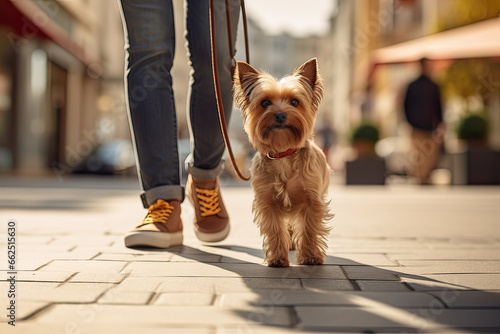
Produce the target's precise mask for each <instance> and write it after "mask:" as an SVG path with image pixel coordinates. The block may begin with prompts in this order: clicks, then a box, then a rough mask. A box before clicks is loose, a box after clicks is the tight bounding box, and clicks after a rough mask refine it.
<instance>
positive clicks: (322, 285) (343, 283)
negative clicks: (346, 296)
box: [301, 278, 354, 291]
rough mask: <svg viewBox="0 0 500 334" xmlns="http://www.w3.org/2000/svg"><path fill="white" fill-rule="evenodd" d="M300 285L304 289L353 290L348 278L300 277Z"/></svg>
mask: <svg viewBox="0 0 500 334" xmlns="http://www.w3.org/2000/svg"><path fill="white" fill-rule="evenodd" d="M301 281H302V285H303V286H304V288H306V289H313V290H341V291H342V290H346V291H349V290H354V286H353V285H352V284H351V282H350V281H348V280H345V279H344V280H338V279H324V278H302V279H301Z"/></svg>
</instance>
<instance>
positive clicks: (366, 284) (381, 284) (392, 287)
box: [356, 280, 409, 292]
mask: <svg viewBox="0 0 500 334" xmlns="http://www.w3.org/2000/svg"><path fill="white" fill-rule="evenodd" d="M356 284H357V285H358V286H359V287H360V289H361V290H362V291H386V292H389V291H409V289H408V287H407V286H406V285H404V284H403V283H400V282H394V281H368V280H359V281H356Z"/></svg>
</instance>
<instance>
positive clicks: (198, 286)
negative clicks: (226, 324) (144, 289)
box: [127, 277, 228, 294]
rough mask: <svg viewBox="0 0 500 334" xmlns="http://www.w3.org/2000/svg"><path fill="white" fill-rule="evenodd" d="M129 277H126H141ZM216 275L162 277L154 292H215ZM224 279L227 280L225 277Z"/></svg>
mask: <svg viewBox="0 0 500 334" xmlns="http://www.w3.org/2000/svg"><path fill="white" fill-rule="evenodd" d="M141 278H142V277H129V278H127V279H141ZM220 279H223V278H216V277H162V278H161V282H160V283H159V286H158V288H157V289H156V292H159V293H163V292H187V293H195V292H197V293H210V294H212V293H215V283H216V282H217V281H218V280H220ZM225 280H228V278H226V279H225Z"/></svg>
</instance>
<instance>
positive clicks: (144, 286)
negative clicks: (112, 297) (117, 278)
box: [113, 277, 167, 292]
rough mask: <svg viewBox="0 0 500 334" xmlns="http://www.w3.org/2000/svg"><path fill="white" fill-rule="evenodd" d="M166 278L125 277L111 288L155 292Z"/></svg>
mask: <svg viewBox="0 0 500 334" xmlns="http://www.w3.org/2000/svg"><path fill="white" fill-rule="evenodd" d="M166 279H167V278H163V277H126V278H125V279H124V280H123V281H122V282H121V283H120V284H117V285H116V287H115V288H113V290H120V291H127V292H155V291H156V289H157V288H158V286H159V285H160V284H161V283H162V282H163V281H165V280H166Z"/></svg>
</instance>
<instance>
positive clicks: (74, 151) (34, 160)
mask: <svg viewBox="0 0 500 334" xmlns="http://www.w3.org/2000/svg"><path fill="white" fill-rule="evenodd" d="M0 7H1V8H2V10H1V11H0V171H15V172H22V173H29V174H33V173H47V172H51V173H52V172H55V173H56V174H59V175H61V174H64V173H68V172H70V171H71V170H72V169H73V168H74V167H75V166H76V165H77V164H78V162H79V161H80V160H82V159H83V158H84V157H85V156H86V155H88V154H89V153H90V151H91V150H92V149H93V147H95V146H96V145H98V144H100V143H101V142H103V141H105V140H107V139H109V138H114V137H127V136H128V129H126V116H125V115H126V114H125V112H124V106H123V103H121V105H119V104H120V103H119V102H118V101H123V74H122V73H123V59H124V57H123V37H122V36H123V35H122V29H121V23H120V19H119V14H118V11H117V10H116V8H112V7H116V2H114V1H87V0H73V1H52V0H44V1H35V0H33V1H32V0H18V1H9V0H0ZM110 9H114V10H110ZM109 13H115V14H114V17H112V18H110V17H107V16H109V15H110V14H109ZM109 34H113V35H114V36H112V38H110V39H109V40H108V39H106V40H107V41H108V42H107V43H108V44H111V45H110V46H109V45H108V46H106V45H103V44H104V43H103V39H102V37H103V35H109ZM118 43H119V44H118ZM108 62H109V63H112V66H108V64H107V63H108ZM113 113H114V114H113ZM112 118H115V119H112ZM117 119H118V120H119V122H116V120H117Z"/></svg>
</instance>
